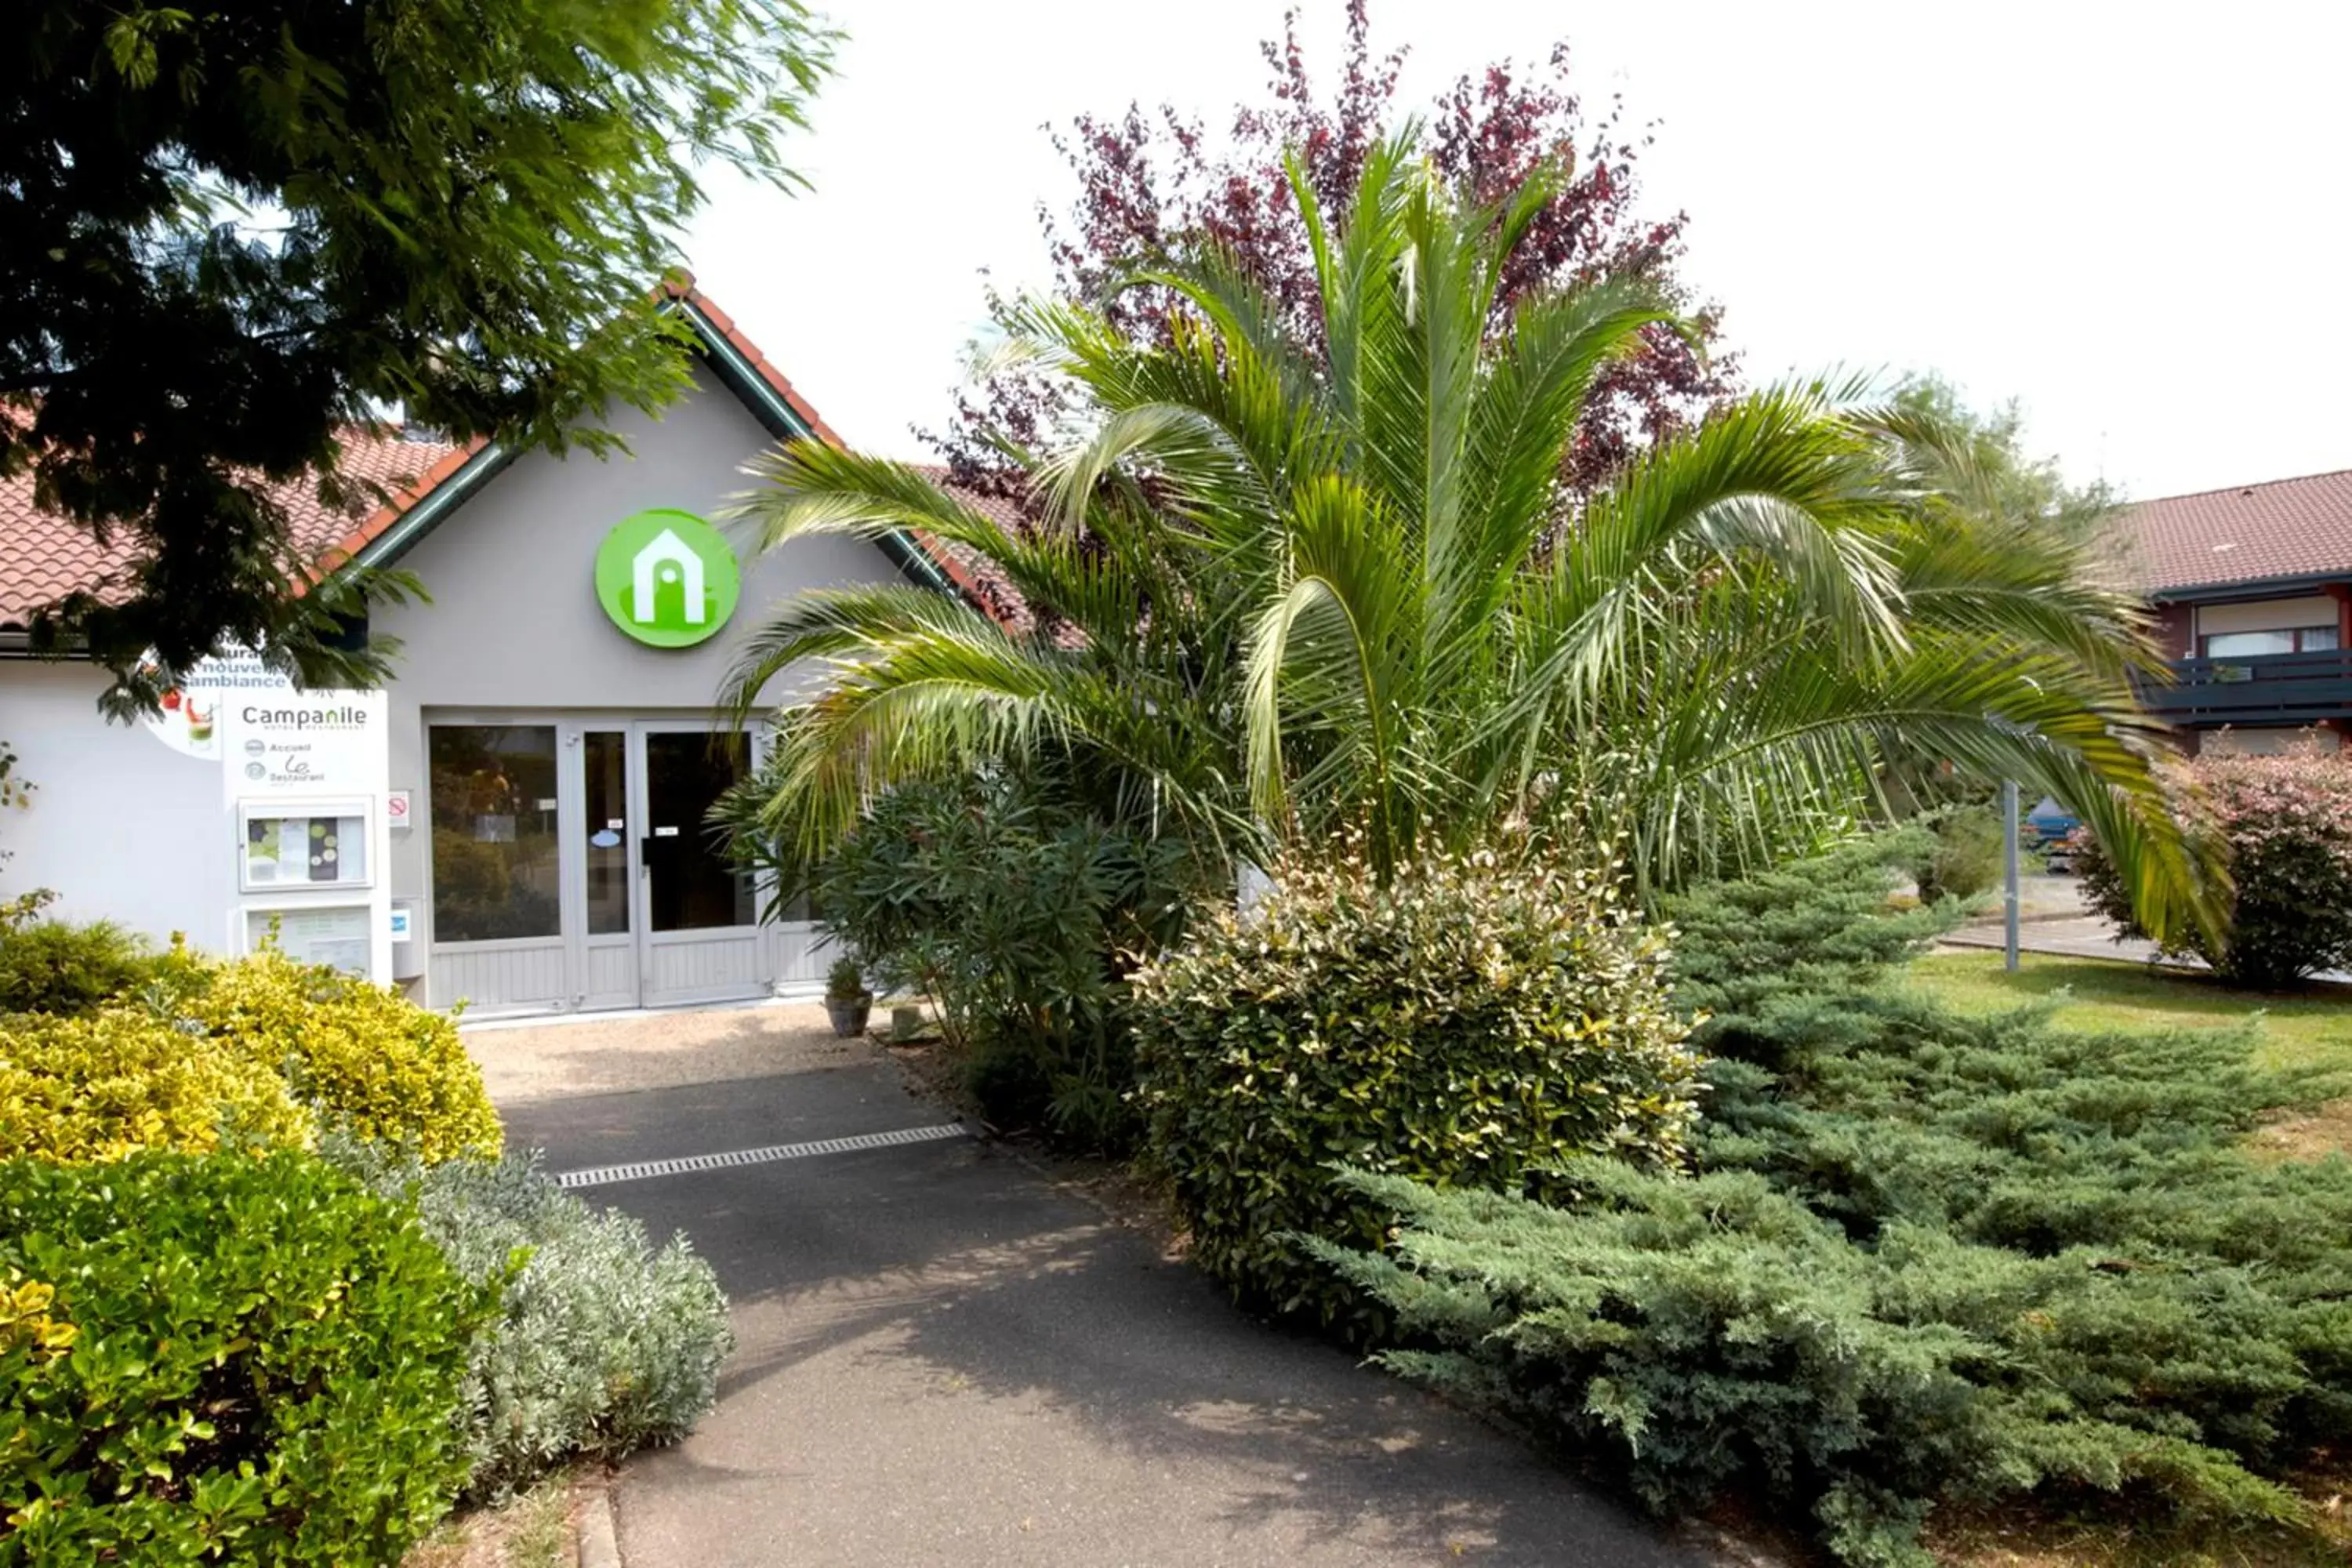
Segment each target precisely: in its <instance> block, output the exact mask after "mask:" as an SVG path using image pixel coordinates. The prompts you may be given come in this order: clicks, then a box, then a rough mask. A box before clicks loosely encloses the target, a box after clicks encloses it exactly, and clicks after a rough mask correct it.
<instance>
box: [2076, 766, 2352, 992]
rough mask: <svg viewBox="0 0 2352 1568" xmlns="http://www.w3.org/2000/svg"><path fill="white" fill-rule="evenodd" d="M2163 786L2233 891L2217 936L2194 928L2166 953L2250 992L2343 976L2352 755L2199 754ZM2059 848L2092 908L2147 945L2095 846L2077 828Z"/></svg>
mask: <svg viewBox="0 0 2352 1568" xmlns="http://www.w3.org/2000/svg"><path fill="white" fill-rule="evenodd" d="M2168 784H2169V785H2170V787H2171V793H2172V795H2173V798H2174V800H2175V802H2176V803H2177V807H2178V809H2179V812H2180V813H2181V815H2182V816H2183V818H2184V819H2185V821H2186V822H2187V823H2188V824H2189V825H2190V826H2192V827H2193V828H2194V829H2196V830H2197V831H2199V832H2200V833H2201V834H2204V835H2208V836H2210V837H2212V838H2213V839H2214V840H2216V841H2218V843H2219V844H2220V846H2221V849H2222V851H2223V855H2224V858H2225V859H2226V862H2227V864H2228V867H2229V871H2230V877H2231V881H2232V882H2233V883H2234V884H2235V890H2234V891H2233V892H2232V894H2231V900H2230V915H2229V920H2228V921H2227V922H2226V926H2225V929H2224V930H2223V931H2222V932H2221V939H2220V940H2219V941H2218V942H2214V941H2209V940H2207V939H2206V938H2205V937H2204V936H2203V935H2202V934H2201V933H2200V932H2197V931H2189V932H2188V933H2187V934H2186V935H2185V936H2184V937H2183V939H2182V941H2181V942H2180V943H2179V945H2177V946H2175V947H2173V948H2171V949H2168V952H2169V954H2170V955H2171V956H2174V957H2182V956H2188V955H2191V954H2193V955H2194V956H2196V957H2199V958H2201V959H2203V960H2204V961H2205V962H2206V963H2209V964H2210V965H2211V966H2212V967H2213V970H2214V972H2215V973H2219V974H2220V975H2221V976H2222V977H2223V978H2225V979H2228V980H2231V981H2235V982H2236V983H2238V984H2242V985H2252V986H2259V987H2273V988H2274V987H2280V986H2285V985H2291V984H2294V982H2296V981H2298V980H2300V979H2302V978H2303V977H2304V976H2305V975H2307V974H2313V973H2318V972H2319V971H2321V970H2325V969H2342V968H2346V967H2352V756H2347V755H2345V754H2344V753H2341V752H2328V753H2325V754H2323V753H2319V752H2291V753H2288V754H2285V755H2281V756H2267V757H2231V756H2201V757H2199V758H2197V759H2196V760H2195V761H2193V762H2190V763H2185V764H2182V765H2181V766H2179V768H2176V769H2175V770H2173V772H2172V773H2171V775H2170V777H2169V779H2168ZM2068 847H2069V849H2070V851H2071V852H2072V856H2073V861H2074V870H2075V872H2076V874H2078V875H2079V876H2080V877H2081V878H2082V879H2083V890H2084V893H2085V894H2087V895H2088V896H2089V898H2090V900H2091V904H2092V907H2093V908H2095V909H2096V910H2099V912H2100V913H2102V914H2104V915H2105V916H2106V917H2107V918H2108V919H2109V920H2111V921H2115V922H2116V930H2117V931H2120V932H2121V933H2122V934H2124V935H2126V936H2137V937H2144V936H2146V935H2147V931H2145V930H2144V929H2143V928H2142V927H2141V926H2140V924H2139V922H2138V919H2137V915H2136V914H2135V912H2134V910H2133V909H2132V900H2131V890H2130V889H2129V888H2128V887H2126V885H2125V883H2124V880H2123V879H2122V878H2121V877H2119V876H2118V875H2117V874H2116V869H2115V867H2114V865H2113V864H2112V863H2111V862H2110V861H2109V860H2108V859H2107V858H2106V856H2105V854H2103V853H2102V852H2101V851H2100V848H2099V843H2098V840H2097V839H2096V838H2095V837H2092V835H2091V834H2090V833H2089V832H2088V831H2087V830H2077V831H2076V833H2075V834H2074V837H2073V838H2072V839H2070V840H2069V842H2068Z"/></svg>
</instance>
